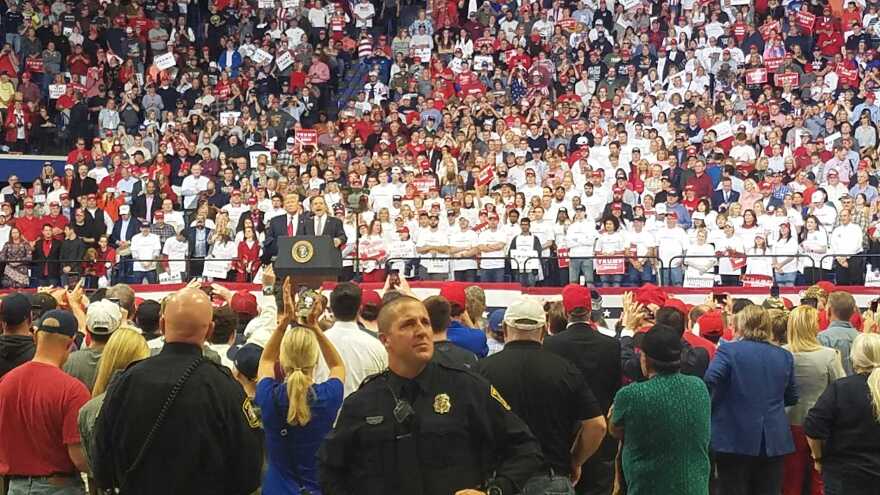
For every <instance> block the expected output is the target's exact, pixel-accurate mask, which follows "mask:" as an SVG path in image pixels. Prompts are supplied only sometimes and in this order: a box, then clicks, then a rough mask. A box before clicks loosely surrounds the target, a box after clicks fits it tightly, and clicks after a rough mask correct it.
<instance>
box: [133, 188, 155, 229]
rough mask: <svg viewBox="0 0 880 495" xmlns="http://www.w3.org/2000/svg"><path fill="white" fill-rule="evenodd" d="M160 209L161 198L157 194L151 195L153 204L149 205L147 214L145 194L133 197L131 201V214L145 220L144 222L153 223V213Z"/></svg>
mask: <svg viewBox="0 0 880 495" xmlns="http://www.w3.org/2000/svg"><path fill="white" fill-rule="evenodd" d="M161 209H162V198H160V197H159V195H158V194H154V195H153V204H151V205H150V211H149V215H148V214H147V213H148V212H147V196H146V195H145V194H141V195H140V196H137V197H135V198H134V201H132V202H131V216H133V217H135V218H137V219H140V220H142V221H146V223H153V214H154V213H155V212H157V211H158V210H161Z"/></svg>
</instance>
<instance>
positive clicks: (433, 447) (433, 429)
mask: <svg viewBox="0 0 880 495" xmlns="http://www.w3.org/2000/svg"><path fill="white" fill-rule="evenodd" d="M318 459H319V463H320V480H321V489H322V491H323V493H324V495H344V494H358V495H387V494H406V495H449V494H451V493H455V492H456V491H458V490H463V489H467V488H478V487H485V486H487V484H488V486H489V487H490V493H493V494H505V495H506V494H513V493H518V492H519V489H520V488H521V487H522V486H523V485H524V484H525V482H526V480H528V479H529V478H530V477H531V476H532V475H533V474H535V473H537V472H538V471H539V470H540V469H541V468H542V466H543V457H542V455H541V450H540V447H539V446H538V443H537V441H536V440H535V438H534V437H533V436H532V434H531V432H530V431H529V429H528V427H527V426H526V425H525V424H524V423H523V422H522V420H520V419H519V418H518V417H517V416H516V415H515V414H514V413H513V412H511V410H510V406H509V405H508V404H507V403H506V402H505V401H504V399H503V398H502V397H501V395H500V394H499V393H498V391H497V390H495V388H494V387H492V386H491V385H489V383H488V382H486V381H485V380H484V379H483V378H481V377H479V376H477V375H475V374H473V373H470V372H468V371H465V370H462V369H458V368H453V367H449V366H446V365H444V364H442V363H436V362H430V363H428V365H427V367H426V368H425V369H424V371H422V373H421V374H420V375H419V376H417V377H416V378H415V379H413V380H408V379H405V378H401V377H399V376H397V375H395V374H394V373H393V372H391V371H385V372H383V373H381V374H379V375H375V376H374V377H372V378H370V379H368V380H367V381H365V382H364V384H363V385H362V386H361V388H360V389H359V390H358V391H356V392H355V393H353V394H351V395H350V396H348V398H347V399H346V400H345V403H344V404H343V406H342V411H341V413H340V416H339V420H338V421H337V423H336V428H335V429H334V430H333V431H332V432H331V433H330V434H329V435H328V436H327V438H326V440H325V442H324V445H323V446H322V447H321V450H320V452H319V454H318ZM493 472H494V473H495V477H494V478H493V479H489V478H490V473H493Z"/></svg>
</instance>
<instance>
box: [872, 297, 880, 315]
mask: <svg viewBox="0 0 880 495" xmlns="http://www.w3.org/2000/svg"><path fill="white" fill-rule="evenodd" d="M878 303H880V298H877V299H874V300H873V301H871V312H872V313H876V312H877V306H878Z"/></svg>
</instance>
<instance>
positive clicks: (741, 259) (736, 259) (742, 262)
mask: <svg viewBox="0 0 880 495" xmlns="http://www.w3.org/2000/svg"><path fill="white" fill-rule="evenodd" d="M728 258H729V259H730V266H731V268H733V269H734V270H739V269H740V268H744V267H745V266H746V261H747V258H746V255H744V254H740V253H730V254H729V255H728Z"/></svg>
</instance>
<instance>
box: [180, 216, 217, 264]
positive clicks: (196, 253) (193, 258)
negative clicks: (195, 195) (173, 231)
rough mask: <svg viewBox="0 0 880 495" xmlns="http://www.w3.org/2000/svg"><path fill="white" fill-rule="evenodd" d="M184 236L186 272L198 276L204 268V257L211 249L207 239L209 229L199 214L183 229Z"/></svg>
mask: <svg viewBox="0 0 880 495" xmlns="http://www.w3.org/2000/svg"><path fill="white" fill-rule="evenodd" d="M183 232H184V237H186V242H187V245H188V246H187V251H186V254H187V258H189V266H188V268H187V274H188V275H189V276H190V277H199V276H201V275H202V270H204V269H205V257H207V256H208V251H210V249H211V245H210V243H209V239H210V238H211V229H209V228H207V227H205V219H204V217H203V216H201V215H199V216H198V217H197V218H196V224H195V226H192V227H187V228H185V229H184V230H183Z"/></svg>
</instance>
